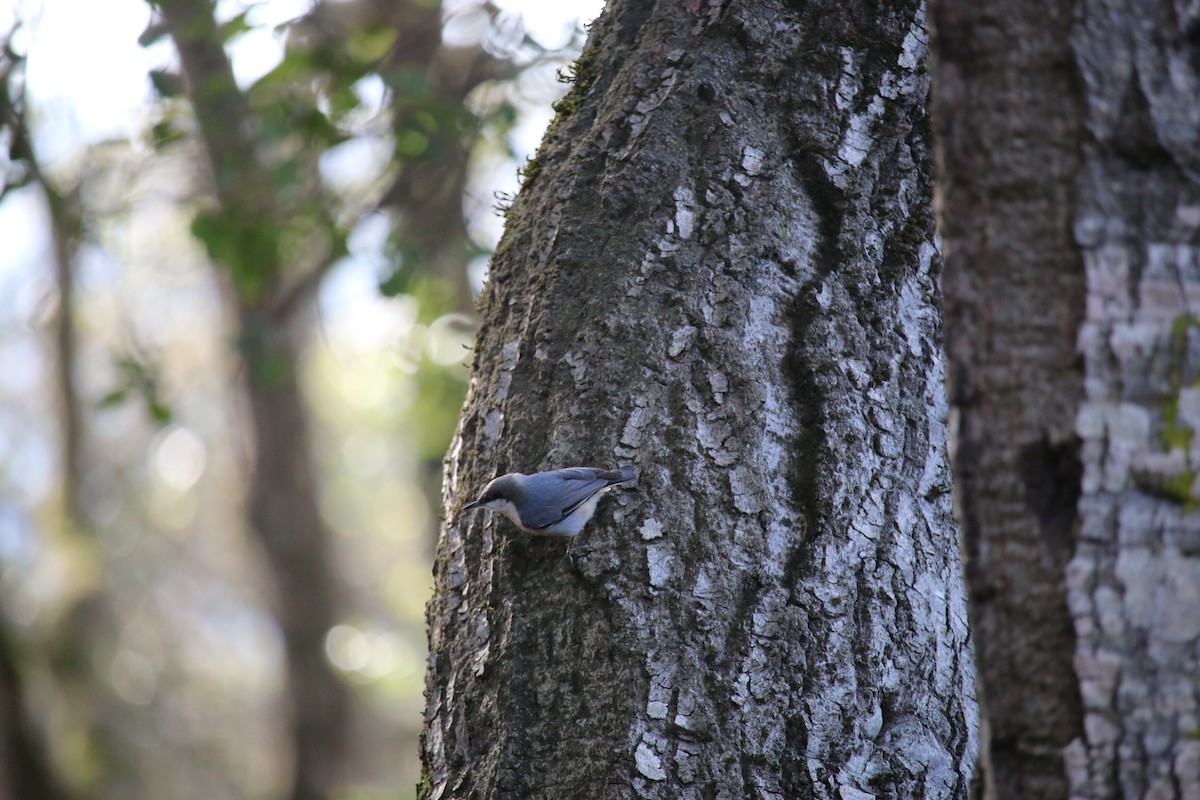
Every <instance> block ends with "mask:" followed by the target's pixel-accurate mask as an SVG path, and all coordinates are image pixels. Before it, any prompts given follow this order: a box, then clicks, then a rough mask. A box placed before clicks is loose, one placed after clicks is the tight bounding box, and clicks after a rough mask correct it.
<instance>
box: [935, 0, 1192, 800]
mask: <svg viewBox="0 0 1200 800" xmlns="http://www.w3.org/2000/svg"><path fill="white" fill-rule="evenodd" d="M933 16H934V22H935V26H934V27H935V28H936V31H937V36H936V41H937V45H936V50H937V54H938V69H937V74H936V79H935V86H936V87H937V113H936V117H937V119H938V129H939V137H940V138H939V151H940V156H941V163H942V164H943V166H944V168H945V180H944V182H943V185H942V191H941V194H942V197H943V204H942V207H943V209H944V212H945V244H946V253H947V269H946V277H945V292H946V309H947V329H948V343H949V344H948V349H949V351H950V354H951V376H952V384H953V387H954V400H955V402H956V404H957V405H958V406H959V409H960V411H961V420H962V423H961V443H960V445H959V451H958V453H959V455H958V458H957V461H956V469H957V471H958V479H959V481H960V482H961V498H962V505H963V510H964V528H965V536H966V540H967V543H968V552H969V559H970V566H969V570H968V579H969V583H970V587H971V597H972V600H973V603H972V612H973V614H974V619H973V622H974V627H975V631H976V633H977V636H978V642H979V663H980V673H981V683H982V686H983V697H984V701H985V703H984V704H985V706H986V711H987V713H986V716H987V720H988V726H987V727H989V728H990V730H991V743H990V745H989V746H987V747H986V748H985V758H984V759H983V763H984V764H985V765H989V764H990V768H989V770H988V772H989V773H990V774H989V777H990V781H989V782H990V792H989V795H988V796H993V797H998V798H1027V797H1045V798H1056V797H1068V796H1070V797H1075V798H1112V797H1130V798H1133V797H1154V798H1172V797H1174V798H1182V797H1200V794H1198V792H1200V788H1198V787H1200V741H1197V740H1196V737H1195V732H1196V730H1197V729H1198V728H1200V688H1198V684H1197V682H1196V675H1197V674H1200V649H1198V648H1197V644H1198V643H1200V588H1198V587H1200V558H1198V556H1200V515H1197V513H1196V511H1195V508H1196V503H1197V500H1198V498H1200V495H1198V494H1197V487H1196V485H1195V475H1196V469H1197V465H1200V450H1198V449H1197V447H1198V445H1200V442H1197V441H1196V439H1195V437H1194V436H1193V431H1194V429H1195V428H1196V427H1197V425H1200V393H1197V390H1196V388H1195V387H1196V381H1197V378H1198V377H1200V328H1198V326H1197V317H1196V316H1195V315H1196V313H1197V310H1198V309H1200V259H1198V258H1197V249H1196V248H1197V242H1198V240H1200V235H1198V233H1197V231H1198V230H1200V188H1198V184H1197V177H1198V176H1200V147H1198V138H1197V137H1198V135H1200V134H1198V130H1200V124H1198V123H1200V105H1198V104H1197V101H1196V98H1197V97H1200V80H1198V75H1197V65H1200V46H1198V44H1197V39H1196V36H1195V34H1196V32H1197V30H1200V11H1197V10H1196V9H1195V8H1192V9H1190V10H1180V8H1178V7H1177V5H1176V4H1172V3H1169V2H1165V0H1160V1H1159V2H1146V3H1139V4H1137V6H1136V8H1135V7H1133V6H1131V5H1129V4H1125V3H1122V2H1117V1H1115V0H1085V1H1084V2H1074V3H1067V2H1063V1H1062V0H1060V2H1055V3H1049V4H1047V3H1034V2H1028V0H1006V1H1005V2H1001V3H993V4H990V5H988V6H987V8H986V9H982V8H980V7H979V6H978V5H977V4H975V3H971V2H966V1H965V0H939V1H938V2H937V3H936V4H935V6H934V15H933Z"/></svg>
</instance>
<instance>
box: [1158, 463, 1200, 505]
mask: <svg viewBox="0 0 1200 800" xmlns="http://www.w3.org/2000/svg"><path fill="white" fill-rule="evenodd" d="M1195 484H1196V473H1194V472H1192V471H1191V470H1190V469H1185V470H1183V471H1182V472H1180V473H1179V474H1177V475H1171V476H1168V477H1166V478H1164V479H1163V482H1162V489H1163V492H1164V493H1166V495H1167V496H1168V497H1170V498H1172V499H1174V500H1177V501H1178V502H1180V503H1181V504H1183V506H1184V507H1185V508H1186V509H1188V510H1189V511H1191V510H1194V509H1196V508H1197V507H1200V502H1197V500H1196V498H1195V496H1194V495H1193V494H1192V487H1193V486H1194V485H1195Z"/></svg>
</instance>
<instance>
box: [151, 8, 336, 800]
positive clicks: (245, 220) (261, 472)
mask: <svg viewBox="0 0 1200 800" xmlns="http://www.w3.org/2000/svg"><path fill="white" fill-rule="evenodd" d="M158 7H159V9H160V10H161V12H162V14H163V17H164V19H165V21H166V24H167V27H168V28H169V30H170V31H171V36H172V39H173V40H174V42H175V46H176V48H177V50H178V51H179V57H180V63H181V66H182V71H183V74H184V77H185V78H186V80H187V86H188V94H189V97H190V99H191V102H192V106H193V108H194V110H195V113H196V119H197V122H198V127H199V129H200V135H201V138H202V140H203V143H204V146H205V150H206V151H207V153H208V156H209V161H210V163H211V165H212V170H213V177H214V183H215V191H216V195H217V200H218V203H219V205H220V209H219V212H220V215H219V216H216V215H214V216H211V217H209V218H208V219H209V222H208V224H210V225H212V224H216V225H219V226H220V228H219V229H220V231H222V232H223V235H224V236H225V237H226V239H227V240H229V241H231V242H232V244H228V243H227V244H224V245H223V247H224V251H225V252H224V255H225V259H226V260H225V261H224V262H223V263H220V264H218V266H219V267H221V268H222V269H225V270H228V271H229V273H228V275H226V276H224V277H227V278H232V280H231V281H230V283H232V284H233V286H234V289H235V290H236V291H230V292H228V293H227V296H228V297H229V298H230V303H231V305H232V306H233V309H232V311H233V313H234V315H236V318H237V322H238V332H239V350H240V355H241V356H242V359H243V364H244V366H245V370H244V376H245V379H246V392H247V395H248V398H249V407H250V413H249V420H248V433H249V439H250V446H251V448H252V451H253V467H252V471H251V474H250V476H249V479H248V484H249V485H248V489H247V493H246V494H247V497H246V505H247V511H248V513H247V516H248V520H247V521H248V523H249V528H250V530H251V531H252V532H253V533H254V534H255V535H256V537H257V540H258V542H259V543H260V544H261V545H262V548H263V552H264V554H265V555H266V561H267V564H268V566H269V568H270V572H271V578H272V579H273V583H274V588H275V613H276V617H277V619H278V620H279V625H280V628H281V631H282V633H283V639H284V647H285V653H286V658H287V683H286V687H287V698H288V701H289V703H288V705H289V712H290V728H291V737H290V738H291V744H292V751H293V752H292V755H293V768H292V776H291V777H292V780H291V783H292V785H291V789H290V795H289V796H290V797H291V798H292V800H322V799H323V798H326V797H328V796H329V794H330V791H331V790H332V789H333V788H334V786H335V779H336V778H337V770H338V767H339V765H340V763H341V756H342V754H343V752H344V748H345V740H346V737H347V730H348V727H349V725H348V721H349V714H350V697H349V693H348V691H347V689H346V686H345V684H343V683H342V682H341V680H340V679H339V678H338V677H337V676H336V675H334V673H333V670H332V668H331V667H330V665H329V663H328V661H327V660H326V658H325V648H324V642H325V635H326V633H328V631H329V629H330V628H331V627H332V626H333V624H334V622H335V621H336V615H337V597H336V588H337V578H336V571H335V568H334V566H333V563H332V560H331V551H332V546H331V544H330V539H331V536H330V534H329V531H328V529H327V528H326V526H325V523H324V521H323V520H322V518H321V513H320V509H319V508H318V507H317V495H316V480H315V466H314V465H313V462H312V455H311V452H310V447H309V432H308V412H307V407H306V406H305V403H304V398H303V396H302V395H301V391H300V386H299V380H298V376H297V369H298V362H299V355H298V351H299V348H298V346H297V345H296V343H295V341H294V337H293V336H291V335H290V334H289V330H288V322H289V318H290V317H292V316H293V315H294V311H295V308H294V307H293V306H292V305H291V302H290V299H283V300H280V298H295V297H297V296H298V295H297V294H296V293H295V292H294V291H293V292H292V293H291V294H290V295H289V294H287V293H286V292H285V290H284V285H283V275H284V267H285V265H284V263H283V259H282V256H281V255H280V247H279V237H280V235H281V231H283V227H284V226H283V214H282V212H281V211H280V209H279V208H278V207H277V206H276V205H275V202H274V198H273V197H272V195H271V186H272V183H271V181H270V179H269V177H268V174H267V172H266V170H265V168H264V166H263V165H262V163H261V162H260V160H259V156H258V153H257V151H256V147H255V142H254V140H253V139H252V138H251V137H250V135H249V132H250V131H252V130H253V129H254V125H253V123H252V119H251V114H250V111H249V109H248V107H247V104H246V100H245V98H244V97H243V96H242V94H241V93H240V92H239V90H238V88H237V85H236V83H235V82H234V80H233V71H232V69H231V67H230V64H229V59H228V57H227V56H226V54H225V50H224V48H223V46H222V37H221V35H220V34H219V32H218V30H217V26H216V23H215V21H214V19H213V5H212V3H211V2H210V0H161V2H160V3H159V4H158ZM212 220H216V223H213V222H212ZM199 225H200V221H199V220H198V221H197V224H196V226H199ZM196 226H194V229H195V227H196ZM211 249H212V247H211V243H210V250H211ZM287 266H292V265H287ZM313 275H314V276H317V277H319V275H318V273H315V272H314V273H313ZM316 282H317V281H316V280H315V279H314V280H312V281H311V282H310V281H305V280H302V281H300V282H299V285H301V286H307V287H308V288H312V286H315V285H316ZM310 283H311V285H310ZM227 285H228V284H227Z"/></svg>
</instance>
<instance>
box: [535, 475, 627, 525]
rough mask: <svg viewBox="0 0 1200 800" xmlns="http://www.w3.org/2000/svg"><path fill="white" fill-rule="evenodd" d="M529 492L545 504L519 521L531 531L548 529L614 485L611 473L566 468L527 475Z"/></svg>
mask: <svg viewBox="0 0 1200 800" xmlns="http://www.w3.org/2000/svg"><path fill="white" fill-rule="evenodd" d="M529 477H530V480H531V481H533V482H534V485H532V486H530V490H531V491H533V492H537V493H538V494H539V495H540V496H544V497H545V504H544V505H543V506H542V507H541V510H540V511H538V512H537V513H535V514H533V515H532V518H528V519H524V520H523V521H524V522H525V523H526V524H527V525H529V526H530V527H531V528H537V529H540V528H548V527H550V526H551V525H553V524H555V523H556V522H561V521H562V520H563V519H564V518H565V517H566V516H567V515H568V514H570V513H571V512H572V511H574V510H575V509H577V508H579V506H581V505H583V504H584V503H586V502H587V501H588V498H590V497H591V496H592V495H594V494H595V493H596V492H598V491H600V490H601V489H603V488H605V487H606V486H609V485H611V484H612V483H614V481H613V480H612V478H613V477H616V476H614V475H613V474H612V473H610V472H607V471H606V470H602V469H594V468H592V467H569V468H567V469H559V470H554V471H553V472H545V473H541V474H538V475H531V476H529Z"/></svg>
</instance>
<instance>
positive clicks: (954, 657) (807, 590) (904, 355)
mask: <svg viewBox="0 0 1200 800" xmlns="http://www.w3.org/2000/svg"><path fill="white" fill-rule="evenodd" d="M925 43H926V36H925V31H924V15H923V13H922V9H921V6H920V5H919V4H918V3H916V2H897V3H892V4H886V5H880V4H867V3H849V4H846V3H829V4H821V3H811V4H801V3H797V4H790V5H787V4H783V3H778V2H768V1H766V0H758V1H756V2H745V3H739V4H729V5H725V4H709V5H707V6H704V7H694V6H690V5H688V4H680V3H672V2H665V1H664V2H657V3H648V2H641V1H640V0H639V2H618V0H613V2H610V3H609V4H608V6H607V8H606V11H605V14H604V16H603V17H602V18H601V19H600V20H599V21H598V22H597V23H596V25H595V26H594V28H593V30H592V34H591V38H590V41H589V44H588V47H587V49H586V50H585V52H584V55H583V56H582V58H581V59H580V62H579V63H578V65H577V68H576V80H575V86H574V88H573V90H572V92H571V93H570V94H569V95H568V96H567V98H565V99H564V100H563V101H561V102H560V104H559V106H558V110H559V115H558V118H557V119H556V121H555V122H554V124H553V125H552V126H551V129H550V131H549V132H548V133H547V137H546V140H545V142H544V144H543V147H542V150H541V152H540V154H539V157H538V160H537V161H536V163H535V164H533V165H531V167H530V168H529V169H528V170H527V171H526V172H527V175H528V176H529V177H528V178H527V183H526V185H525V187H524V188H523V190H522V192H521V195H520V196H519V198H518V200H517V202H516V204H515V205H514V207H513V208H512V209H511V211H510V214H509V224H508V229H507V232H506V234H505V238H504V240H503V241H502V242H501V244H500V247H499V249H498V251H497V254H496V256H495V258H494V259H493V262H492V266H491V273H490V280H489V284H488V286H487V288H486V290H485V293H484V297H483V299H482V315H483V322H482V328H481V331H480V337H479V343H478V348H477V351H476V357H475V367H474V376H473V379H472V382H471V388H470V391H469V394H468V398H467V402H466V407H465V409H464V412H463V418H462V422H461V426H460V430H459V433H458V435H457V437H456V439H455V441H454V443H453V445H452V447H451V452H450V454H449V456H448V459H447V470H446V478H445V486H444V491H445V501H446V506H447V517H448V519H447V522H446V524H445V525H444V526H443V528H442V532H441V537H440V541H439V546H438V554H437V561H436V565H435V579H436V594H435V597H434V599H433V600H432V601H431V603H430V606H429V621H430V649H431V655H430V669H429V672H428V681H427V701H428V709H427V715H426V730H425V737H424V746H423V760H424V770H425V777H424V783H423V786H422V794H423V796H426V797H431V798H448V797H456V798H459V797H513V798H515V797H532V798H541V797H545V798H563V797H593V798H607V797H629V796H634V795H636V796H642V797H662V798H692V797H696V798H699V797H711V798H742V797H789V798H790V797H820V798H825V797H830V798H833V797H839V798H862V797H871V796H875V797H912V798H924V797H965V796H966V794H967V791H968V783H969V780H970V776H971V772H972V768H973V762H974V754H975V738H974V731H975V700H974V686H973V682H974V668H973V665H972V655H971V649H970V644H969V639H968V633H967V627H966V607H965V606H966V603H965V596H964V591H963V588H962V582H961V576H960V566H959V554H958V548H957V541H956V529H955V524H954V521H953V515H952V508H951V496H950V483H949V475H948V467H947V461H946V440H945V412H946V405H945V401H944V397H943V386H942V379H943V373H942V363H941V342H940V330H939V325H940V320H939V312H938V307H937V302H936V295H935V291H936V282H937V278H938V270H939V267H940V261H939V257H938V254H937V251H936V249H935V246H934V233H933V222H932V212H931V187H930V184H931V164H930V148H931V143H930V131H929V128H928V119H927V108H926V99H927V88H928V87H927V77H926V74H925V70H924V58H925ZM584 463H591V464H596V465H615V464H617V463H634V464H637V465H638V467H639V468H640V470H641V478H640V482H639V490H638V491H616V492H613V493H612V494H611V495H609V496H608V497H607V498H605V500H604V501H603V502H602V503H601V505H600V510H599V513H598V514H597V516H596V519H594V520H593V521H592V523H591V525H590V527H589V528H588V529H586V530H585V531H584V533H583V534H582V536H581V537H580V539H579V540H578V541H576V542H575V544H574V547H573V550H572V551H571V553H570V555H569V556H566V555H564V547H563V545H562V543H561V542H557V541H546V540H541V539H536V538H531V537H527V536H524V535H522V534H519V533H517V532H516V531H515V529H514V528H512V526H511V525H510V524H509V523H508V522H507V521H504V520H503V519H501V518H489V517H486V516H483V515H477V516H469V515H465V514H462V515H460V514H457V513H456V510H457V508H458V507H459V506H460V505H461V503H462V502H463V501H464V500H466V499H473V495H474V493H475V492H477V491H478V490H479V488H480V487H481V486H482V485H483V484H484V483H485V482H486V480H487V479H489V478H491V477H493V476H494V475H495V474H497V473H501V472H506V471H510V470H521V471H526V472H529V471H534V470H537V469H546V468H550V467H561V466H568V465H572V464H584Z"/></svg>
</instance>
